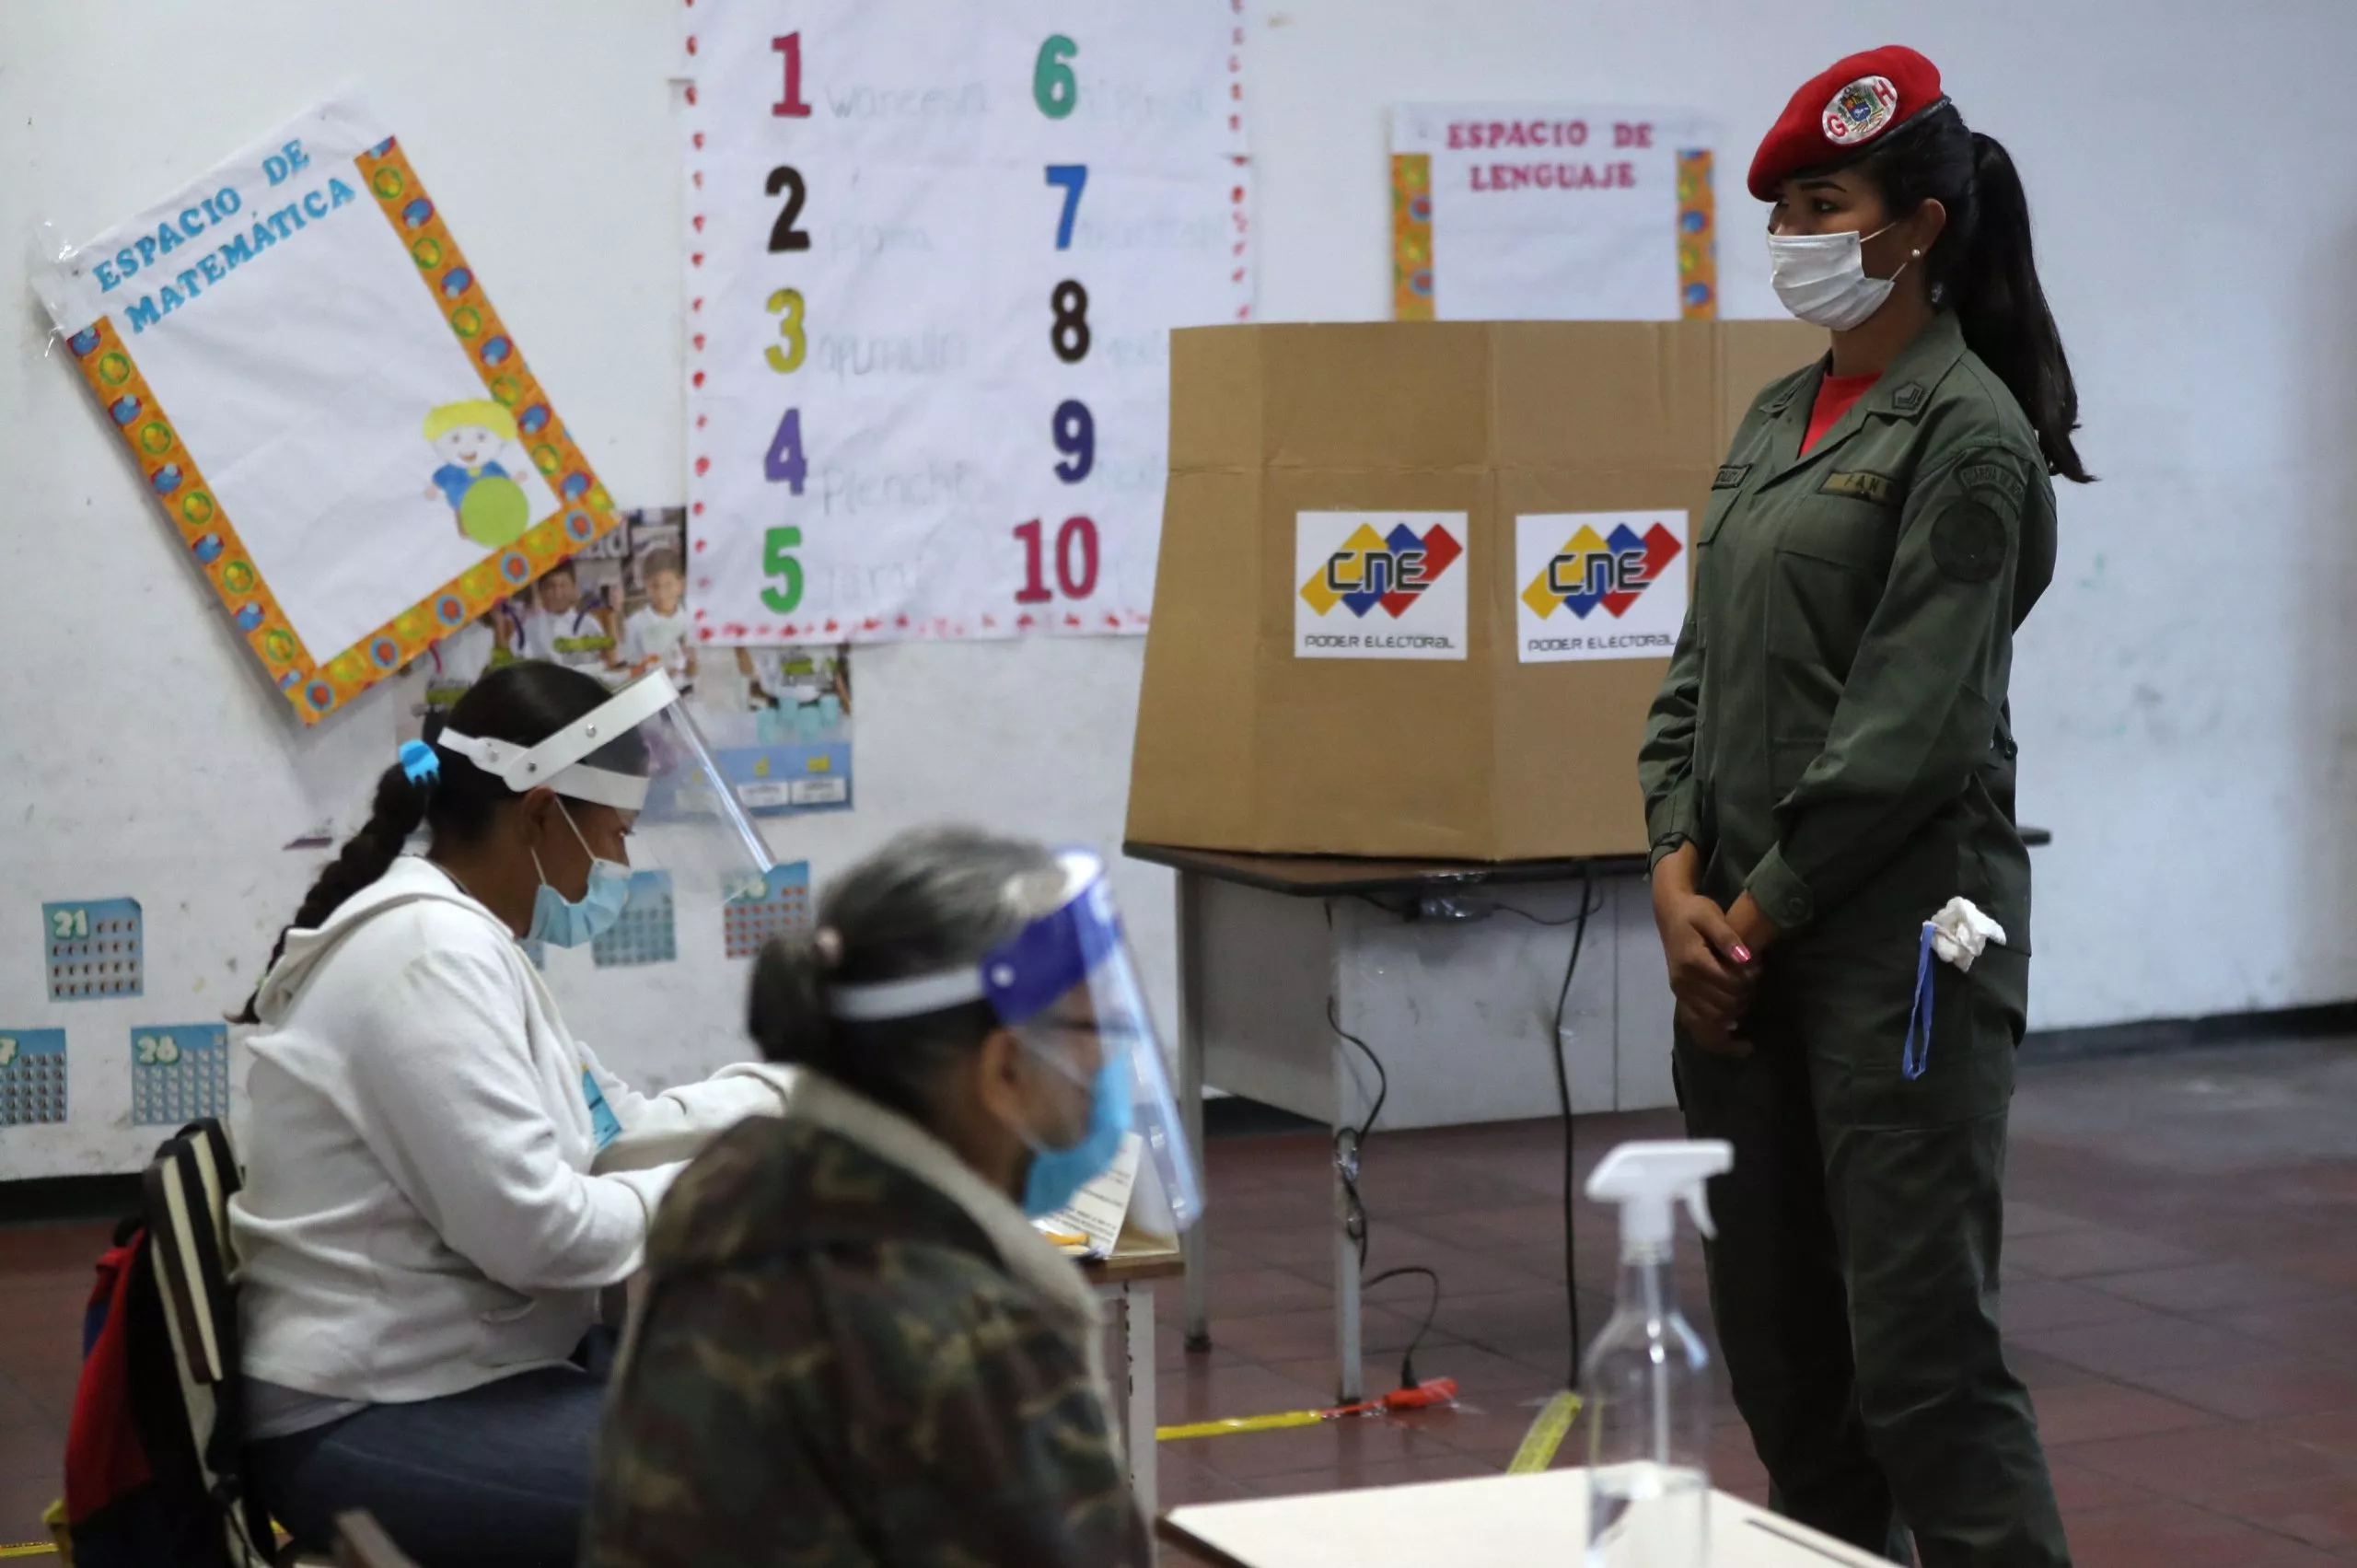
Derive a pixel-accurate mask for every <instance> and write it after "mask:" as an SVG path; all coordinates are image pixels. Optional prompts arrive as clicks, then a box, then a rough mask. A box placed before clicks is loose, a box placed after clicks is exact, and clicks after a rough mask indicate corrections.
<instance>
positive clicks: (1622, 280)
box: [1391, 104, 1719, 321]
mask: <svg viewBox="0 0 2357 1568" xmlns="http://www.w3.org/2000/svg"><path fill="white" fill-rule="evenodd" d="M1716 140H1717V134H1716V132H1715V130H1714V128H1713V126H1712V125H1711V123H1710V122H1708V121H1706V120H1704V119H1702V118H1701V117H1700V116H1699V115H1696V114H1694V113H1692V112H1690V111H1688V110H1644V109H1591V108H1566V107H1563V106H1561V105H1552V106H1550V105H1530V104H1404V105H1401V106H1399V107H1398V108H1395V109H1394V110H1392V111H1391V315H1392V318H1393V319H1395V320H1400V321H1430V320H1435V319H1437V320H1443V321H1500V320H1543V321H1566V320H1579V321H1669V320H1678V319H1687V320H1697V319H1710V318H1712V317H1715V316H1716V315H1717V314H1718V311H1719V266H1718V220H1717V213H1716V208H1715V205H1714V197H1713V186H1712V147H1713V144H1714V143H1715V142H1716Z"/></svg>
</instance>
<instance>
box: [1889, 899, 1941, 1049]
mask: <svg viewBox="0 0 2357 1568" xmlns="http://www.w3.org/2000/svg"><path fill="white" fill-rule="evenodd" d="M1935 929H1936V927H1934V926H1933V924H1932V923H1931V922H1930V921H1928V920H1927V921H1925V922H1924V923H1923V940H1922V943H1921V944H1920V945H1919V946H1918V947H1916V949H1915V1006H1914V1009H1913V1010H1912V1011H1911V1012H1910V1013H1909V1014H1908V1015H1907V1043H1906V1044H1905V1045H1903V1046H1901V1047H1900V1048H1899V1053H1898V1070H1899V1072H1900V1073H1901V1074H1904V1075H1905V1076H1907V1077H1908V1078H1910V1079H1913V1078H1920V1077H1922V1075H1923V1069H1924V1068H1926V1067H1928V1066H1930V1065H1931V1063H1932V934H1933V931H1934V930H1935Z"/></svg>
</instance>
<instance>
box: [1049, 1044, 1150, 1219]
mask: <svg viewBox="0 0 2357 1568" xmlns="http://www.w3.org/2000/svg"><path fill="white" fill-rule="evenodd" d="M1135 1111H1136V1106H1135V1104H1134V1093H1133V1090H1132V1085H1131V1082H1130V1053H1129V1051H1127V1050H1126V1049H1125V1048H1123V1047H1120V1046H1118V1045H1113V1044H1110V1043H1109V1044H1108V1045H1107V1047H1106V1050H1105V1062H1104V1064H1103V1065H1102V1066H1100V1067H1098V1068H1097V1076H1096V1078H1095V1079H1093V1080H1092V1081H1091V1082H1090V1084H1089V1088H1088V1131H1087V1132H1084V1133H1082V1134H1081V1135H1080V1142H1078V1143H1077V1144H1074V1145H1073V1146H1072V1147H1070V1148H1068V1149H1043V1148H1041V1147H1039V1145H1038V1144H1031V1172H1030V1174H1029V1175H1028V1176H1026V1177H1025V1178H1024V1179H1023V1212H1024V1213H1025V1214H1028V1215H1029V1216H1030V1217H1031V1218H1033V1219H1035V1220H1036V1219H1039V1218H1041V1217H1043V1216H1045V1215H1048V1214H1054V1213H1056V1212H1057V1211H1058V1210H1059V1209H1062V1208H1063V1207H1064V1206H1065V1205H1067V1204H1069V1203H1070V1202H1072V1201H1073V1198H1074V1196H1075V1195H1076V1194H1077V1193H1078V1192H1079V1191H1080V1190H1081V1189H1082V1188H1083V1187H1086V1186H1087V1185H1088V1183H1089V1182H1090V1181H1092V1180H1094V1179H1096V1178H1097V1176H1098V1175H1100V1174H1102V1173H1103V1171H1104V1170H1105V1169H1106V1167H1109V1166H1110V1165H1111V1164H1112V1163H1113V1156H1116V1155H1118V1154H1120V1152H1121V1140H1122V1139H1123V1138H1125V1137H1127V1136H1128V1135H1129V1132H1130V1126H1131V1123H1132V1121H1134V1120H1135ZM1024 1142H1025V1143H1027V1144H1030V1143H1031V1140H1030V1139H1029V1138H1028V1137H1026V1138H1025V1139H1024Z"/></svg>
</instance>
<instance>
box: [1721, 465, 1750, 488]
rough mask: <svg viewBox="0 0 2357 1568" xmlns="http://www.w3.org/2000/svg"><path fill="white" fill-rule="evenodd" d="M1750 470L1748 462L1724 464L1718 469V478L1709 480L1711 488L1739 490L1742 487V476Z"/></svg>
mask: <svg viewBox="0 0 2357 1568" xmlns="http://www.w3.org/2000/svg"><path fill="white" fill-rule="evenodd" d="M1750 471H1751V465H1750V464H1749V463H1727V464H1724V466H1722V467H1721V468H1720V470H1719V476H1718V478H1716V479H1714V480H1713V481H1711V488H1712V489H1713V490H1739V489H1741V488H1742V487H1743V476H1744V475H1746V474H1747V473H1749V472H1750Z"/></svg>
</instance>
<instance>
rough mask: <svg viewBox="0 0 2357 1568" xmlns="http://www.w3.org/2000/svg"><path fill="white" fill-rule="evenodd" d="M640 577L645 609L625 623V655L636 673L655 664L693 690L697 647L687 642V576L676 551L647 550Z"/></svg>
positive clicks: (674, 680) (623, 640)
mask: <svg viewBox="0 0 2357 1568" xmlns="http://www.w3.org/2000/svg"><path fill="white" fill-rule="evenodd" d="M640 580H641V581H643V582H644V584H645V585H646V601H647V602H646V608H645V609H644V610H639V611H638V612H637V613H636V614H634V615H633V616H632V617H631V618H630V619H629V621H626V622H625V623H624V625H623V635H622V646H623V655H624V657H625V659H626V660H627V661H628V663H629V665H630V668H631V673H632V674H633V675H644V674H645V673H646V672H647V671H648V670H650V669H653V668H655V667H656V665H658V664H659V665H661V666H662V667H663V668H664V669H665V670H667V671H668V672H669V674H670V677H671V680H672V683H673V684H674V685H676V686H678V687H679V689H680V690H681V691H688V690H691V681H692V680H693V679H694V678H695V673H696V650H695V647H694V645H692V644H691V643H690V642H689V641H688V632H689V626H688V611H687V606H686V604H685V602H684V601H685V599H686V598H687V592H688V577H687V570H686V567H685V564H684V563H682V562H681V560H680V559H679V552H678V551H676V550H654V551H650V552H647V556H646V562H645V565H644V568H643V569H642V572H641V577H640Z"/></svg>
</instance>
